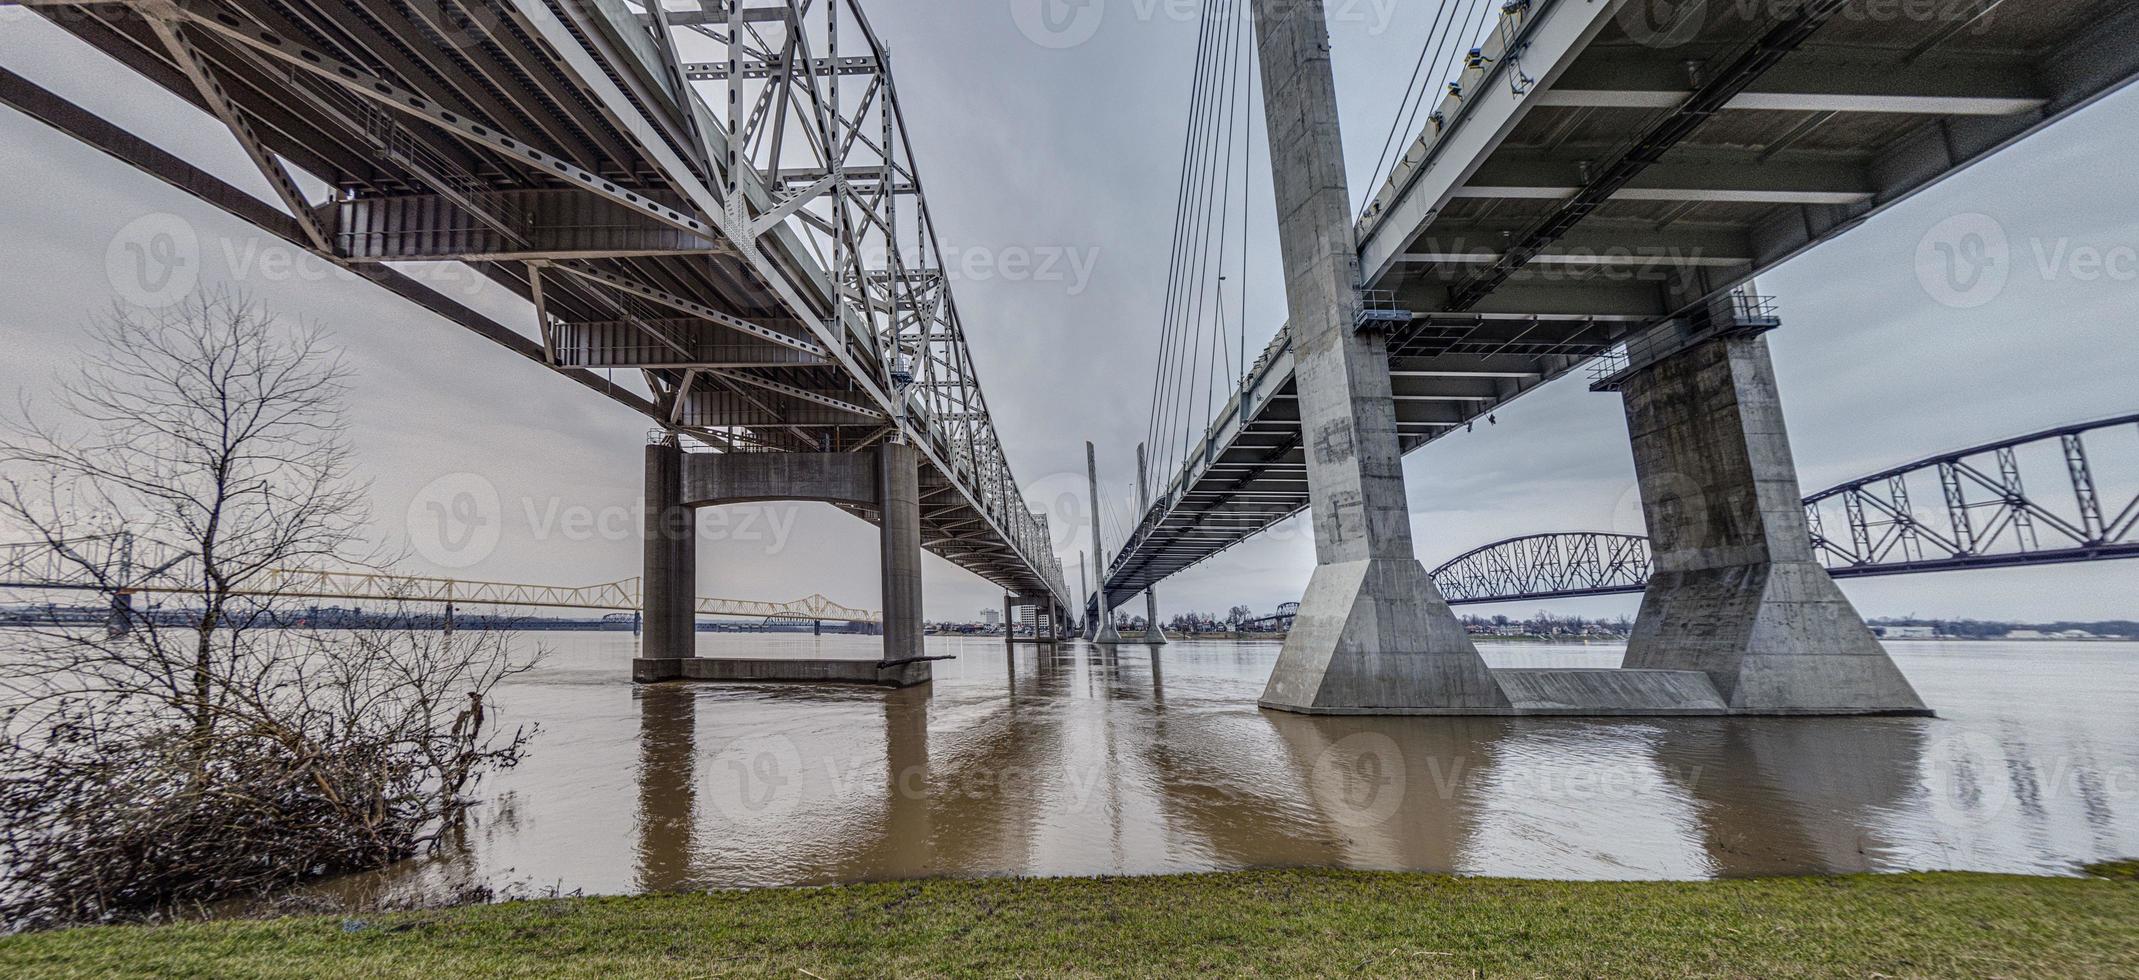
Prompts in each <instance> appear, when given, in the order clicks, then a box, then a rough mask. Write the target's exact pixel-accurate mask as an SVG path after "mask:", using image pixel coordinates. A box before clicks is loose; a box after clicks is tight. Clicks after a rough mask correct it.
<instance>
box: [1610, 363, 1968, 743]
mask: <svg viewBox="0 0 2139 980" xmlns="http://www.w3.org/2000/svg"><path fill="white" fill-rule="evenodd" d="M1621 390H1622V392H1623V393H1624V396H1625V399H1626V412H1627V428H1628V430H1629V433H1630V434H1631V436H1632V438H1633V445H1634V469H1635V473H1636V476H1637V477H1638V479H1639V480H1640V483H1641V496H1642V513H1643V516H1644V517H1645V518H1646V520H1647V522H1648V525H1649V540H1650V545H1651V549H1652V551H1653V553H1654V559H1655V568H1654V571H1653V572H1652V574H1651V575H1650V577H1649V588H1648V592H1647V594H1646V595H1644V596H1643V597H1642V603H1641V615H1640V618H1639V619H1637V620H1636V621H1635V624H1634V635H1633V638H1632V639H1631V640H1630V641H1629V642H1628V644H1627V655H1626V662H1625V666H1627V667H1629V668H1646V669H1657V670H1692V671H1699V672H1701V673H1702V674H1704V675H1705V676H1707V678H1708V679H1709V681H1710V682H1711V683H1712V684H1713V685H1714V686H1715V689H1716V693H1717V695H1718V697H1719V698H1720V699H1721V700H1722V701H1723V703H1724V704H1725V706H1726V707H1727V708H1728V709H1729V710H1730V712H1731V713H1733V714H1925V713H1928V709H1926V708H1925V707H1924V703H1923V700H1922V699H1921V698H1919V697H1918V696H1917V694H1916V691H1915V689H1914V688H1912V687H1911V686H1910V685H1909V682H1908V680H1907V679H1906V678H1904V677H1903V676H1902V675H1901V671H1900V669H1899V668H1897V667H1895V666H1894V661H1893V659H1892V658H1890V657H1888V656H1887V653H1886V649H1885V648H1884V647H1882V646H1880V645H1879V641H1878V640H1877V639H1876V638H1875V637H1873V635H1872V631H1871V629H1870V627H1868V626H1866V625H1865V623H1864V620H1863V619H1862V618H1861V617H1860V616H1859V615H1858V614H1857V610H1856V607H1855V606H1853V605H1852V604H1851V603H1850V601H1849V599H1848V597H1846V596H1844V595H1843V594H1842V590H1841V589H1839V588H1837V587H1836V586H1835V583H1834V579H1833V578H1832V577H1831V576H1829V575H1828V574H1827V570H1826V569H1825V568H1823V567H1821V566H1820V564H1819V563H1818V561H1816V560H1815V555H1814V553H1813V550H1812V533H1811V529H1810V527H1809V526H1808V524H1807V522H1806V518H1805V507H1804V503H1803V494H1802V492H1801V491H1800V489H1799V486H1798V481H1797V467H1796V464H1795V462H1794V461H1793V460H1792V458H1791V453H1790V438H1789V434H1788V432H1787V431H1786V430H1785V428H1784V426H1783V416H1782V401H1781V398H1780V395H1779V393H1778V391H1777V389H1776V384H1775V370H1774V366H1773V364H1772V363H1771V361H1770V360H1769V355H1768V345H1767V340H1766V339H1765V338H1764V337H1762V336H1759V335H1757V334H1754V335H1735V336H1725V337H1721V338H1716V339H1710V340H1706V341H1702V342H1700V343H1698V344H1695V345H1694V346H1692V347H1690V348H1688V349H1687V350H1685V351H1681V352H1679V353H1677V354H1674V355H1672V356H1671V357H1669V358H1666V359H1664V360H1662V361H1660V362H1658V363H1656V364H1653V365H1651V366H1649V367H1647V368H1644V369H1642V370H1640V371H1637V372H1635V373H1633V374H1631V375H1629V376H1628V377H1627V378H1626V380H1625V381H1624V382H1622V384H1621Z"/></svg>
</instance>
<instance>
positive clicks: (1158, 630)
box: [1136, 442, 1166, 647]
mask: <svg viewBox="0 0 2139 980" xmlns="http://www.w3.org/2000/svg"><path fill="white" fill-rule="evenodd" d="M1136 512H1137V513H1139V514H1149V513H1151V470H1150V468H1149V466H1148V464H1147V463H1146V462H1145V459H1144V444H1143V443H1141V442H1140V443H1137V444H1136ZM1144 642H1145V643H1146V644H1149V645H1151V646H1155V647H1156V646H1164V645H1166V630H1165V629H1164V628H1163V627H1161V626H1160V625H1159V590H1158V587H1157V586H1146V587H1145V588H1144Z"/></svg>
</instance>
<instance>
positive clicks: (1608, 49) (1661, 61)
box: [1104, 0, 2139, 604]
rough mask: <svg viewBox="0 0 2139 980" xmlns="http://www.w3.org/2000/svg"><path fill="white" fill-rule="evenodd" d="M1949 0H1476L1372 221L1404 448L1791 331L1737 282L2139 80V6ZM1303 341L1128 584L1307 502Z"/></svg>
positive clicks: (1179, 495) (1175, 510)
mask: <svg viewBox="0 0 2139 980" xmlns="http://www.w3.org/2000/svg"><path fill="white" fill-rule="evenodd" d="M1484 4H1490V5H1491V7H1492V9H1490V10H1480V7H1481V6H1482V5H1484ZM1922 6H1931V7H1937V8H1938V10H1937V11H1935V12H1934V15H1932V16H1892V15H1879V14H1875V13H1873V12H1872V11H1871V10H1869V9H1868V8H1867V9H1860V7H1859V5H1858V4H1854V3H1845V2H1843V0H1806V2H1790V3H1739V2H1734V0H1689V2H1685V3H1679V4H1675V5H1674V4H1649V3H1642V2H1638V0H1637V2H1626V0H1515V2H1509V3H1505V4H1503V3H1501V2H1500V0H1470V2H1466V0H1456V3H1455V11H1456V20H1457V22H1459V23H1460V22H1462V20H1463V17H1464V16H1465V15H1466V14H1467V13H1468V12H1469V11H1472V10H1480V14H1481V15H1483V16H1481V18H1480V20H1481V22H1482V23H1484V24H1485V25H1486V29H1485V31H1484V32H1483V33H1482V35H1480V36H1477V37H1474V38H1470V39H1459V43H1457V44H1455V45H1453V46H1452V47H1451V49H1450V50H1451V52H1455V51H1462V50H1464V49H1465V48H1466V47H1468V46H1469V44H1471V43H1475V44H1476V45H1477V48H1478V51H1477V53H1476V54H1474V55H1470V56H1467V57H1463V58H1460V59H1452V60H1451V62H1450V67H1451V69H1452V70H1451V72H1450V73H1448V74H1444V75H1440V76H1428V77H1426V78H1425V84H1426V85H1427V86H1428V87H1429V88H1430V89H1431V90H1432V91H1433V93H1434V95H1433V97H1432V98H1430V99H1429V100H1428V101H1427V103H1426V106H1427V108H1428V109H1429V110H1430V111H1429V112H1428V113H1427V114H1426V117H1425V118H1426V121H1425V123H1424V124H1423V125H1422V126H1421V127H1420V128H1419V131H1418V132H1417V135H1416V138H1415V139H1413V140H1411V142H1410V143H1409V144H1408V145H1404V146H1403V149H1402V153H1401V156H1400V157H1399V159H1398V160H1397V162H1396V165H1395V166H1394V168H1393V170H1392V171H1391V172H1390V176H1389V178H1388V180H1387V181H1386V183H1384V184H1383V185H1382V186H1380V187H1378V188H1375V189H1374V194H1373V196H1372V198H1371V200H1370V201H1369V203H1368V205H1367V207H1366V208H1365V211H1364V213H1363V214H1361V215H1360V216H1359V219H1358V222H1357V226H1356V238H1357V243H1358V251H1359V258H1360V265H1361V274H1362V284H1363V286H1364V288H1365V289H1366V290H1367V291H1368V292H1367V296H1368V297H1369V299H1370V301H1371V300H1372V299H1373V298H1375V297H1381V298H1382V299H1383V300H1384V302H1383V303H1381V309H1380V310H1379V311H1378V312H1379V313H1381V314H1382V315H1392V314H1393V315H1394V316H1397V317H1400V318H1401V319H1402V320H1403V321H1404V322H1402V323H1401V324H1398V325H1395V326H1394V327H1393V328H1392V329H1391V330H1390V332H1389V335H1388V351H1389V368H1390V374H1391V381H1392V384H1393V389H1394V397H1395V414H1396V424H1397V434H1398V439H1399V442H1400V444H1401V446H1402V449H1403V451H1405V452H1410V451H1411V450H1414V449H1417V448H1418V447H1420V446H1423V445H1425V444H1427V443H1429V442H1432V441H1434V440H1436V439H1439V438H1441V437H1443V436H1446V435H1447V434H1449V433H1451V432H1455V431H1459V430H1462V429H1464V428H1465V427H1467V426H1470V425H1472V424H1473V423H1474V422H1479V421H1485V420H1487V419H1489V418H1490V417H1491V414H1492V413H1493V412H1494V411H1495V410H1496V409H1497V408H1498V407H1500V406H1502V405H1504V404H1506V403H1507V402H1508V401H1510V400H1512V399H1514V398H1516V397H1519V396H1521V395H1522V394H1524V393H1526V392H1528V391H1531V390H1534V389H1536V388H1537V387H1538V386H1539V385H1542V384H1544V383H1545V382H1547V381H1551V380H1553V379H1555V378H1558V377H1561V376H1563V375H1566V374H1568V373H1571V372H1573V371H1575V370H1577V369H1578V368H1580V367H1582V366H1583V365H1584V364H1585V363H1589V362H1591V361H1592V360H1593V359H1596V358H1599V357H1600V356H1602V355H1605V354H1607V353H1611V354H1615V355H1616V357H1615V359H1614V361H1613V365H1614V367H1615V368H1622V369H1623V368H1627V367H1640V366H1643V365H1644V364H1646V363H1650V362H1652V361H1654V360H1658V359H1661V358H1663V357H1666V356H1668V355H1670V354H1671V353H1673V352H1674V351H1677V350H1681V349H1684V348H1685V347H1686V346H1688V345H1689V344H1691V343H1694V342H1697V341H1699V340H1701V339H1704V338H1706V337H1710V336H1715V335H1717V334H1720V333H1723V332H1727V331H1732V330H1738V329H1760V328H1764V327H1772V326H1774V325H1775V324H1776V323H1777V322H1778V321H1777V320H1776V318H1775V316H1774V312H1773V309H1772V307H1771V306H1770V305H1769V304H1768V303H1767V302H1766V301H1764V300H1762V299H1760V298H1758V297H1750V296H1746V295H1743V294H1741V293H1738V292H1735V290H1738V289H1740V288H1741V287H1743V286H1744V285H1745V284H1746V283H1748V282H1750V281H1751V280H1752V279H1753V277H1755V276H1756V275H1758V274H1760V273H1762V272H1764V271H1767V270H1769V269H1772V268H1774V267H1775V266H1777V265H1779V264H1780V263H1782V262H1784V261H1786V260H1787V259H1789V258H1790V257H1792V256H1794V255H1797V254H1798V253H1800V252H1803V251H1805V250H1807V249H1809V248H1811V247H1813V246H1815V245H1817V244H1819V243H1820V242H1823V241H1825V240H1827V239H1829V238H1832V237H1834V236H1836V235H1838V234H1841V233H1843V232H1845V231H1848V230H1849V229H1851V228H1854V227H1857V226H1858V225H1861V224H1863V223H1864V222H1865V221H1866V220H1868V219H1869V218H1871V217H1873V216H1874V215H1877V214H1879V213H1880V212H1882V211H1884V210H1885V209H1887V208H1889V207H1891V206H1893V205H1894V204H1896V203H1898V202H1900V201H1903V200H1905V199H1907V198H1909V197H1910V196H1912V195H1914V194H1916V193H1917V192H1919V191H1921V190H1923V189H1925V188H1927V187H1929V186H1931V185H1933V184H1936V183H1938V182H1939V181H1941V180H1944V179H1945V178H1947V177H1948V176H1951V175H1952V174H1954V173H1957V172H1959V171H1961V170H1963V169H1965V168H1967V167H1969V166H1971V165H1973V164H1975V163H1977V162H1979V161H1981V160H1983V159H1985V158H1987V157H1989V156H1991V155H1992V154H1995V153H1997V152H1998V151H2000V150H2002V149H2004V148H2006V147H2008V146H2011V145H2013V144H2014V143H2016V142H2018V141H2020V140H2021V139H2023V138H2025V137H2027V136H2028V135H2030V134H2033V133H2035V132H2038V131H2040V130H2042V129H2044V128H2046V127H2048V126H2051V125H2054V124H2056V123H2058V122H2059V121H2061V120H2064V119H2066V118H2068V117H2070V116H2071V115H2072V114H2073V113H2074V112H2076V111H2078V110H2080V109H2082V108H2084V107H2086V106H2088V105H2090V104H2091V103H2093V102H2095V101H2096V100H2098V99H2100V98H2102V97H2103V96H2105V95H2107V94H2109V93H2111V92H2114V91H2117V90H2119V89H2121V88H2123V87H2125V86H2126V85H2128V84H2130V82H2131V81H2132V80H2133V79H2134V78H2135V77H2139V5H2134V4H2131V3H2128V2H2123V0H2082V2H2071V3H2030V4H2020V3H2007V2H2002V0H1966V2H1957V3H1953V4H1935V5H1922ZM1919 9H1920V8H1919ZM1659 14H1661V15H1663V16H1664V19H1663V20H1662V21H1661V22H1660V21H1658V20H1657V19H1656V18H1657V16H1658V15H1659ZM1422 63H1423V62H1422ZM1444 80H1453V81H1454V82H1455V83H1456V84H1455V85H1453V86H1450V87H1449V90H1448V91H1447V92H1446V93H1445V97H1444V94H1443V93H1442V90H1441V85H1442V82H1443V81H1444ZM1403 135H1405V136H1410V135H1411V134H1409V133H1405V134H1403ZM1293 362H1294V358H1293V351H1292V338H1291V336H1290V333H1289V331H1288V330H1286V329H1282V328H1281V329H1280V330H1279V332H1278V334H1277V336H1276V338H1275V339H1274V340H1272V341H1271V343H1270V344H1269V346H1268V347H1267V348H1266V349H1265V350H1264V352H1263V353H1262V355H1261V357H1260V358H1258V359H1257V360H1256V361H1255V362H1254V363H1253V364H1252V365H1250V366H1249V368H1248V370H1247V372H1246V375H1245V377H1244V378H1242V379H1241V380H1240V381H1239V383H1238V386H1237V388H1236V389H1235V390H1234V391H1233V392H1232V393H1231V396H1230V399H1229V400H1226V401H1225V404H1224V405H1223V406H1222V407H1219V408H1217V409H1216V411H1215V419H1214V420H1213V421H1212V422H1211V423H1210V425H1209V427H1208V428H1207V429H1205V430H1203V431H1202V432H1201V434H1200V435H1194V436H1191V437H1190V439H1189V442H1188V445H1187V447H1186V451H1185V452H1184V453H1182V454H1181V458H1183V462H1182V464H1181V465H1180V467H1179V469H1178V470H1177V471H1176V472H1173V473H1172V474H1170V475H1156V474H1155V475H1154V485H1153V488H1152V492H1151V501H1152V502H1151V505H1150V507H1149V508H1148V509H1147V510H1146V511H1145V513H1144V514H1143V515H1142V516H1141V517H1140V519H1139V520H1138V522H1137V524H1136V526H1135V527H1134V528H1133V529H1132V530H1131V531H1130V533H1129V536H1128V540H1127V541H1126V542H1125V543H1123V544H1122V546H1121V547H1120V548H1119V550H1118V552H1117V553H1116V556H1115V558H1114V559H1113V560H1112V562H1111V563H1110V564H1109V565H1108V567H1107V570H1106V573H1105V575H1104V583H1105V592H1106V595H1107V596H1108V598H1109V601H1111V602H1113V603H1117V604H1118V603H1122V602H1126V601H1128V600H1129V599H1131V598H1133V597H1134V596H1135V595H1136V594H1137V593H1139V592H1141V591H1143V590H1144V589H1145V588H1147V587H1149V586H1151V585H1153V584H1155V583H1157V582H1159V581H1160V580H1162V579H1164V578H1166V577H1167V576H1170V575H1173V574H1174V573H1176V572H1179V571H1181V570H1183V569H1186V568H1188V567H1190V566H1192V565H1195V564H1197V563H1199V562H1201V561H1204V560H1205V559H1208V558H1210V557H1211V556H1213V555H1216V554H1218V553H1220V552H1222V551H1224V550H1225V549H1227V548H1230V547H1232V546H1233V545H1234V544H1237V543H1239V542H1240V541H1242V540H1244V539H1246V538H1248V537H1249V536H1251V535H1254V534H1255V533H1257V532H1259V531H1261V530H1263V529H1265V528H1268V527H1270V526H1271V525H1273V524H1276V523H1278V522H1279V521H1283V520H1285V519H1287V518H1289V517H1291V516H1293V515H1295V514H1298V513H1300V512H1301V511H1302V510H1305V509H1306V508H1307V506H1308V484H1307V458H1306V450H1305V448H1304V447H1303V446H1302V436H1301V425H1300V413H1299V408H1298V401H1297V389H1296V385H1295V378H1294V363H1293ZM1219 397H1220V398H1221V399H1225V398H1226V395H1225V393H1224V392H1222V391H1221V392H1220V396H1219ZM1868 506H1869V505H1868ZM1910 540H1913V541H1917V542H1921V543H1923V544H1924V546H1925V547H1932V546H1933V545H1932V542H1933V540H1934V539H1933V537H1932V536H1930V535H1928V534H1924V533H1921V532H1919V533H1917V534H1916V535H1915V536H1914V537H1913V538H1911V539H1910ZM1963 540H1964V541H1972V540H1973V539H1971V538H1968V537H1967V536H1965V535H1964V536H1963ZM1852 546H1854V545H1852ZM1970 546H1971V545H1967V544H1964V545H1962V547H1970ZM1896 547H1899V545H1896ZM1879 560H1881V561H1883V560H1884V558H1883V557H1882V558H1881V559H1879ZM1844 563H1845V564H1846V562H1844Z"/></svg>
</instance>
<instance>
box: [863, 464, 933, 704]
mask: <svg viewBox="0 0 2139 980" xmlns="http://www.w3.org/2000/svg"><path fill="white" fill-rule="evenodd" d="M876 462H877V467H876V469H877V483H876V486H877V503H878V507H879V508H880V513H879V515H878V519H877V528H878V531H879V548H878V550H879V551H880V552H881V563H882V567H883V595H884V659H883V661H882V662H881V665H880V666H879V667H878V668H877V683H879V684H887V685H890V686H892V687H910V686H912V685H915V684H925V683H927V682H928V681H929V678H930V673H929V666H928V665H929V661H928V660H926V659H924V658H926V657H927V656H928V648H927V633H926V630H925V628H924V627H925V622H926V621H925V620H924V619H923V618H922V612H921V454H920V452H919V451H918V450H916V449H914V447H912V446H909V445H907V444H905V443H903V442H887V443H884V444H883V445H881V446H878V447H877V450H876Z"/></svg>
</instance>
